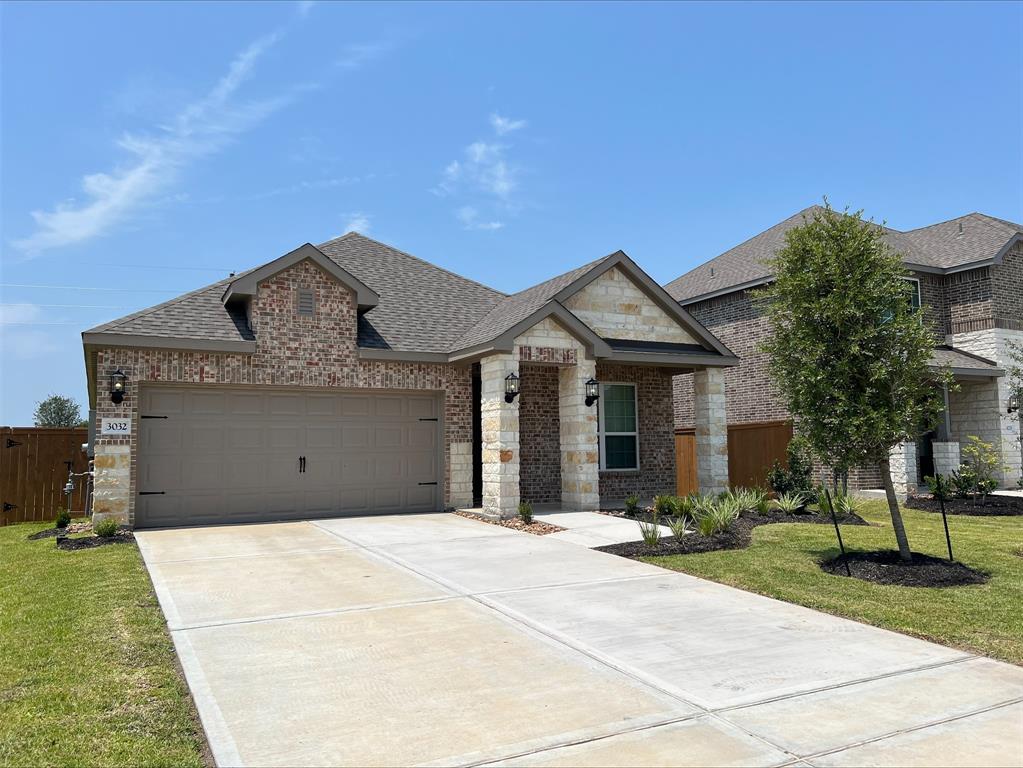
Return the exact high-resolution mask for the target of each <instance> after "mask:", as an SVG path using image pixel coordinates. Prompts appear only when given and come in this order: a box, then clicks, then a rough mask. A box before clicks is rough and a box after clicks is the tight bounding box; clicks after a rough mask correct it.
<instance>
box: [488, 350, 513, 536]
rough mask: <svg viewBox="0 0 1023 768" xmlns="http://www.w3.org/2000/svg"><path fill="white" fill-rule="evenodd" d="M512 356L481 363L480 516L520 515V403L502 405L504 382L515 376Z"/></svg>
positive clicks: (507, 516) (503, 403) (492, 358)
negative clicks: (481, 478) (481, 482)
mask: <svg viewBox="0 0 1023 768" xmlns="http://www.w3.org/2000/svg"><path fill="white" fill-rule="evenodd" d="M518 367H519V366H518V361H517V360H516V359H515V356H514V355H510V354H503V355H490V356H489V357H484V358H483V359H482V360H481V361H480V379H481V382H480V395H481V401H482V402H481V405H482V408H481V410H482V413H481V419H482V422H483V423H482V438H483V513H484V514H486V515H490V516H492V517H501V518H509V517H514V516H515V515H517V514H518V511H519V401H518V399H517V398H516V399H515V401H514V402H511V403H506V402H505V401H504V379H505V377H506V376H507V375H508V374H509V373H515V374H518Z"/></svg>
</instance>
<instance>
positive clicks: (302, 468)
mask: <svg viewBox="0 0 1023 768" xmlns="http://www.w3.org/2000/svg"><path fill="white" fill-rule="evenodd" d="M298 471H299V474H302V473H304V472H305V456H299V457H298Z"/></svg>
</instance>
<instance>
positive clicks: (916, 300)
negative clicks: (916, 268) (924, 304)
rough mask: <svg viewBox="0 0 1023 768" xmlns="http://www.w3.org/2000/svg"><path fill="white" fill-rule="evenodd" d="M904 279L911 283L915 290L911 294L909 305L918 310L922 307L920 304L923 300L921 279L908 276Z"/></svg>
mask: <svg viewBox="0 0 1023 768" xmlns="http://www.w3.org/2000/svg"><path fill="white" fill-rule="evenodd" d="M904 279H905V281H906V282H907V283H909V285H910V288H911V289H912V291H913V292H912V293H911V294H910V296H909V305H910V306H911V307H912V308H913V311H914V312H916V311H917V310H918V309H920V305H921V301H920V281H919V280H918V279H916V278H915V277H907V278H904Z"/></svg>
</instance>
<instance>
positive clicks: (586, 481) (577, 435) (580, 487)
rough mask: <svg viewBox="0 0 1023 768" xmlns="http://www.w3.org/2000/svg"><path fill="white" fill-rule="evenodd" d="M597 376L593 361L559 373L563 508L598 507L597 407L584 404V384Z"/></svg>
mask: <svg viewBox="0 0 1023 768" xmlns="http://www.w3.org/2000/svg"><path fill="white" fill-rule="evenodd" d="M596 377H597V364H596V362H595V361H593V360H579V361H578V362H577V363H576V364H575V365H569V366H566V367H564V368H562V369H560V370H559V371H558V414H559V415H558V419H559V427H560V432H561V506H562V508H564V509H572V510H581V511H587V510H596V509H599V508H600V477H599V471H600V453H599V447H598V437H597V405H596V403H594V404H593V405H591V406H589V407H587V405H586V382H587V381H589V380H590V379H595V378H596ZM637 418H638V414H637Z"/></svg>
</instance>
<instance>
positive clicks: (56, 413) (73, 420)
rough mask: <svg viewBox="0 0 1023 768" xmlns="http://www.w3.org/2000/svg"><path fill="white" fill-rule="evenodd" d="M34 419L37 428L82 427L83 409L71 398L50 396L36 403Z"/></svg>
mask: <svg viewBox="0 0 1023 768" xmlns="http://www.w3.org/2000/svg"><path fill="white" fill-rule="evenodd" d="M32 418H33V419H34V420H35V425H36V426H37V427H78V426H81V425H82V409H81V408H79V407H78V403H76V402H75V401H74V400H73V399H72V398H70V397H64V396H63V395H50V396H49V397H47V398H46V399H45V400H43V401H42V402H40V403H36V412H35V415H34V416H33V417H32Z"/></svg>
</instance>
